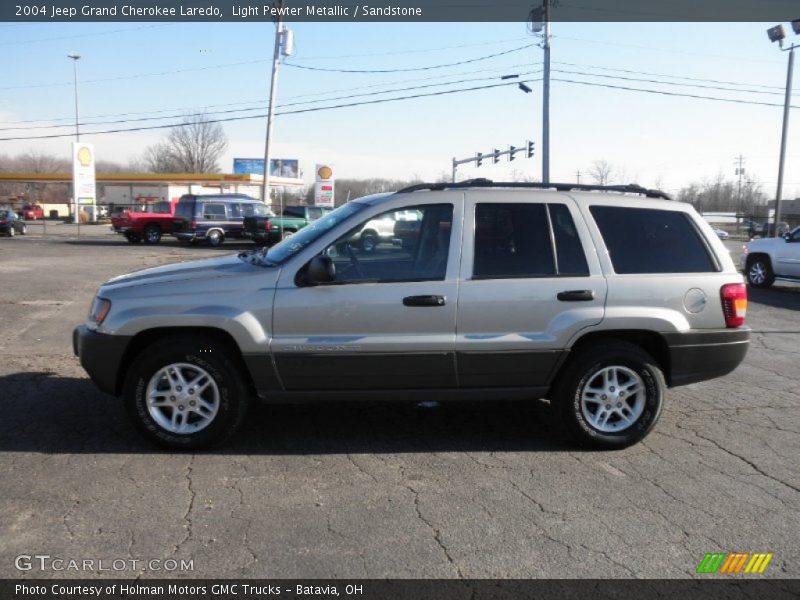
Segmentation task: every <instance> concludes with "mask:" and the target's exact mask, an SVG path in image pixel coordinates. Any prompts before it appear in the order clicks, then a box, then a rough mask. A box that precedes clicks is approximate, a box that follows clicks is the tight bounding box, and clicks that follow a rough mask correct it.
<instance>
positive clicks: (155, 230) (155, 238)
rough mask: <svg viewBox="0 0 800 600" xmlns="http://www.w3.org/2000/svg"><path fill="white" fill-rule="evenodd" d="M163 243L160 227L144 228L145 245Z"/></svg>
mask: <svg viewBox="0 0 800 600" xmlns="http://www.w3.org/2000/svg"><path fill="white" fill-rule="evenodd" d="M160 241H161V228H160V227H159V226H158V225H148V226H147V227H145V228H144V242H145V244H157V243H158V242H160Z"/></svg>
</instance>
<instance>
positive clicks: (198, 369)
mask: <svg viewBox="0 0 800 600" xmlns="http://www.w3.org/2000/svg"><path fill="white" fill-rule="evenodd" d="M230 352H231V350H230V349H229V348H228V347H227V346H224V345H221V344H219V343H218V342H215V341H214V340H212V339H207V338H203V337H188V336H187V337H179V338H176V339H173V340H171V341H170V342H167V343H164V342H160V343H156V344H153V345H152V346H150V347H148V348H146V349H145V350H144V351H143V352H142V353H141V354H139V356H138V357H137V358H136V360H135V361H134V362H133V364H132V365H131V368H130V370H129V371H128V374H127V377H126V378H125V383H124V385H123V400H124V403H125V408H126V410H127V412H128V416H129V417H130V418H131V420H132V421H133V424H134V425H135V426H136V428H137V429H138V430H139V431H140V432H141V433H142V434H143V435H144V436H145V437H147V438H148V439H150V440H151V441H153V442H155V443H157V444H159V445H161V446H165V447H167V448H176V449H185V450H190V449H197V448H206V447H209V446H212V445H216V444H220V443H222V442H224V441H225V440H226V439H228V438H229V437H230V436H232V435H233V434H234V433H235V432H236V431H237V429H238V428H239V427H240V426H241V424H242V421H243V420H244V417H245V414H246V411H247V404H248V392H247V386H246V385H245V378H244V374H243V373H242V370H241V369H240V368H239V367H238V365H237V364H236V363H235V362H234V361H233V360H231V358H230V354H229V353H230Z"/></svg>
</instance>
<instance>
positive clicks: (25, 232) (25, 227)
mask: <svg viewBox="0 0 800 600" xmlns="http://www.w3.org/2000/svg"><path fill="white" fill-rule="evenodd" d="M19 232H20V234H22V235H25V234H27V233H28V226H27V225H23V226H22V229H20V231H19Z"/></svg>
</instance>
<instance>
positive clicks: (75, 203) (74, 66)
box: [67, 52, 81, 233]
mask: <svg viewBox="0 0 800 600" xmlns="http://www.w3.org/2000/svg"><path fill="white" fill-rule="evenodd" d="M67 58H71V59H72V83H73V87H74V89H75V141H76V142H79V141H81V130H80V125H79V124H78V61H79V60H80V58H81V55H80V54H78V53H77V52H71V53H69V54H67ZM72 206H73V210H72V222H73V223H77V224H78V232H79V233H80V222H81V219H80V215H79V214H78V196H77V190H76V189H75V182H74V181H73V182H72Z"/></svg>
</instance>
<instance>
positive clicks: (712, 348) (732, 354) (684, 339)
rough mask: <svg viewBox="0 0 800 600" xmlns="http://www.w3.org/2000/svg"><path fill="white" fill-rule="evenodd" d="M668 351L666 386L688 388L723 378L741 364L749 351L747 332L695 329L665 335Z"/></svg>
mask: <svg viewBox="0 0 800 600" xmlns="http://www.w3.org/2000/svg"><path fill="white" fill-rule="evenodd" d="M663 336H664V339H665V340H666V342H667V347H668V349H669V363H670V369H669V385H670V386H671V387H674V386H678V385H687V384H689V383H697V382H698V381H706V380H708V379H714V378H716V377H722V376H723V375H727V374H728V373H730V372H731V371H733V370H734V369H735V368H736V367H738V366H739V364H741V362H742V361H743V360H744V357H745V355H746V354H747V349H748V348H749V347H750V328H749V327H741V328H738V329H709V330H700V329H695V330H691V331H686V332H681V333H665V334H663Z"/></svg>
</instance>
